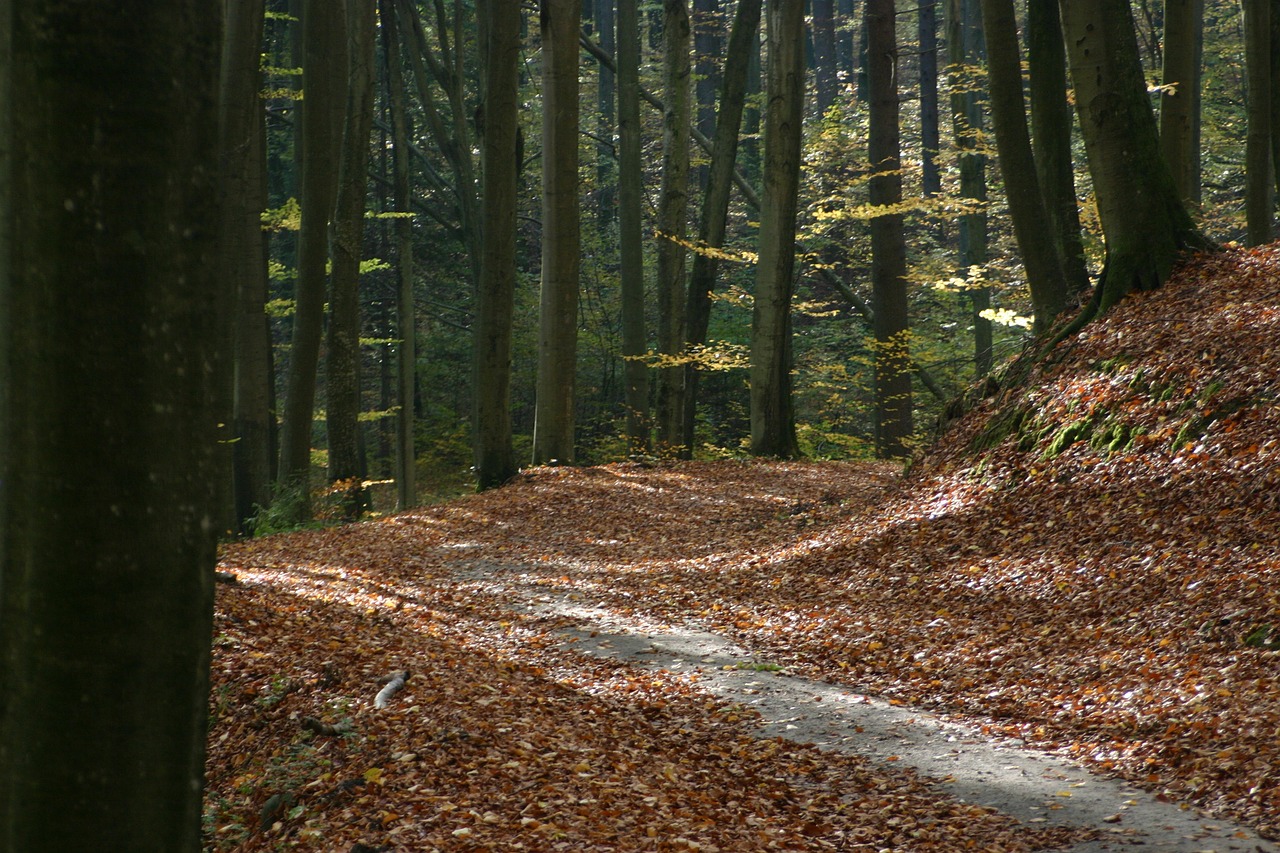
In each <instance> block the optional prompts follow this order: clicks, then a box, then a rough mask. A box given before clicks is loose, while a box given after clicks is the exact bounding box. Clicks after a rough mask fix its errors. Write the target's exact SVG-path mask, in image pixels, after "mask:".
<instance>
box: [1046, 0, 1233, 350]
mask: <svg viewBox="0 0 1280 853" xmlns="http://www.w3.org/2000/svg"><path fill="white" fill-rule="evenodd" d="M1060 5H1061V8H1062V23H1063V30H1064V33H1065V35H1066V43H1067V55H1068V59H1069V61H1070V64H1071V77H1072V80H1073V82H1074V83H1075V90H1076V111H1077V113H1078V115H1079V118H1080V126H1081V130H1082V132H1083V135H1084V142H1085V150H1086V151H1087V152H1088V155H1089V171H1090V174H1091V175H1092V176H1093V186H1094V192H1095V194H1096V197H1097V201H1098V213H1099V216H1100V218H1101V220H1102V230H1103V234H1104V236H1105V237H1106V241H1107V259H1106V264H1105V267H1104V270H1103V274H1102V278H1101V281H1100V282H1099V287H1098V289H1097V290H1096V291H1095V297H1094V301H1093V303H1092V306H1093V307H1091V309H1090V310H1089V311H1088V312H1085V313H1083V314H1081V315H1080V318H1079V320H1078V321H1077V322H1075V323H1073V324H1072V328H1069V329H1068V330H1067V333H1070V332H1071V331H1073V329H1074V328H1075V327H1078V326H1079V325H1080V324H1081V323H1084V322H1087V321H1088V319H1089V317H1091V316H1093V315H1096V314H1097V313H1101V312H1103V311H1106V310H1107V309H1109V308H1110V307H1111V306H1113V305H1115V304H1116V303H1117V302H1119V301H1120V300H1121V299H1123V298H1124V297H1125V295H1126V294H1128V293H1130V292H1131V291H1134V290H1151V289H1154V288H1156V287H1159V286H1160V285H1161V284H1163V283H1164V281H1165V280H1166V279H1167V278H1168V277H1169V273H1170V272H1171V271H1172V269H1173V265H1174V262H1175V261H1176V260H1177V259H1178V257H1179V256H1180V255H1181V254H1182V252H1183V251H1184V250H1187V249H1205V248H1209V247H1210V245H1211V244H1210V242H1209V241H1207V240H1206V239H1205V238H1204V237H1203V236H1202V235H1201V234H1200V233H1199V232H1198V231H1197V230H1196V227H1195V225H1194V224H1193V223H1192V221H1191V217H1190V215H1189V214H1188V213H1187V211H1186V208H1185V207H1183V204H1182V199H1181V197H1180V195H1179V193H1178V188H1177V186H1176V185H1175V184H1174V182H1173V177H1172V175H1170V173H1169V168H1168V166H1166V165H1165V162H1164V158H1163V157H1162V156H1161V155H1160V141H1159V138H1158V136H1157V134H1156V122H1155V117H1154V115H1153V114H1152V112H1151V104H1150V101H1149V98H1148V96H1147V88H1146V82H1145V80H1144V79H1143V74H1142V65H1141V63H1140V62H1139V60H1138V43H1137V37H1136V36H1135V34H1134V27H1133V19H1132V16H1131V14H1130V11H1129V6H1128V4H1127V3H1124V2H1122V0H1061V3H1060Z"/></svg>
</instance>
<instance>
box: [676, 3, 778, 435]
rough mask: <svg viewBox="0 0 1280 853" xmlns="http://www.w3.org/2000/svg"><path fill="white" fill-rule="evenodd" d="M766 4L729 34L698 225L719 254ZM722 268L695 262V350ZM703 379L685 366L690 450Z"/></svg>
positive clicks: (691, 337) (703, 257) (701, 255)
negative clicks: (749, 75)
mask: <svg viewBox="0 0 1280 853" xmlns="http://www.w3.org/2000/svg"><path fill="white" fill-rule="evenodd" d="M760 5H761V2H760V0H738V8H737V10H736V11H735V13H734V18H733V27H732V29H731V30H730V33H729V48H728V53H726V55H725V63H724V74H723V88H722V90H721V92H720V110H719V113H718V115H717V116H716V122H715V125H716V130H715V133H716V135H715V139H714V140H713V142H712V146H711V163H710V168H709V170H708V172H709V175H708V178H707V189H706V193H705V194H704V196H703V200H702V213H701V218H700V220H699V224H698V242H699V244H701V245H704V246H709V247H711V248H715V249H719V248H721V247H723V246H724V236H725V226H726V223H727V221H728V218H729V193H730V190H731V189H732V187H733V173H734V167H735V164H736V161H737V152H738V138H739V131H740V130H741V128H742V112H743V106H744V104H745V103H746V84H747V69H748V68H749V67H750V60H751V53H752V50H753V43H754V42H756V41H757V39H758V31H759V29H760ZM718 268H719V261H718V260H716V258H715V256H714V255H713V254H711V253H710V252H698V253H697V254H696V255H694V257H693V272H692V273H691V275H690V277H689V303H688V308H687V309H686V310H687V312H688V318H687V320H688V333H687V338H688V343H689V344H691V345H698V344H705V343H706V342H707V328H708V326H709V325H710V322H711V292H712V291H713V290H715V285H716V273H717V271H718ZM698 380H699V370H698V365H697V364H696V363H694V362H690V363H689V364H687V365H685V386H684V390H685V407H684V435H683V439H682V442H681V443H682V444H683V445H684V446H685V447H686V448H690V449H692V448H693V446H694V422H695V414H696V410H697V405H698Z"/></svg>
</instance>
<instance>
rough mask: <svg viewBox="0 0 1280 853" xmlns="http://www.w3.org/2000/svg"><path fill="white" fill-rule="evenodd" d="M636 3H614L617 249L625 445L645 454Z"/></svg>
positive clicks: (646, 409) (646, 381)
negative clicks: (616, 99) (625, 413)
mask: <svg viewBox="0 0 1280 853" xmlns="http://www.w3.org/2000/svg"><path fill="white" fill-rule="evenodd" d="M639 14H640V13H639V12H638V11H637V9H636V0H619V2H618V248H619V260H620V262H621V264H620V265H621V269H620V270H619V272H618V275H619V278H620V282H619V286H620V288H621V290H622V356H623V358H624V359H625V363H624V365H623V368H622V371H623V382H624V384H625V386H626V392H625V396H626V407H627V445H628V448H629V450H630V452H631V453H633V454H636V453H647V452H648V451H649V369H648V368H647V367H646V366H645V364H644V362H643V361H642V360H641V356H643V355H644V353H645V350H646V349H647V347H648V343H647V336H646V333H645V318H644V235H643V233H642V231H641V210H642V205H643V202H644V197H643V189H642V187H643V182H644V173H643V164H642V162H641V138H640V19H639Z"/></svg>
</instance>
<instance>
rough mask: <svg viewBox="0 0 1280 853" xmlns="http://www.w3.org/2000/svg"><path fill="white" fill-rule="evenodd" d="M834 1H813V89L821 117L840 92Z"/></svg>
mask: <svg viewBox="0 0 1280 853" xmlns="http://www.w3.org/2000/svg"><path fill="white" fill-rule="evenodd" d="M835 7H836V4H835V0H813V88H814V94H815V96H816V106H817V108H818V115H819V116H825V115H826V114H827V110H829V109H831V106H832V104H834V103H835V102H836V93H837V92H838V91H839V78H838V77H837V74H836V72H837V70H838V69H837V65H838V59H837V56H836V8H835Z"/></svg>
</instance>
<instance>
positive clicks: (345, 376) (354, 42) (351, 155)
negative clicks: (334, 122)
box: [325, 0, 375, 518]
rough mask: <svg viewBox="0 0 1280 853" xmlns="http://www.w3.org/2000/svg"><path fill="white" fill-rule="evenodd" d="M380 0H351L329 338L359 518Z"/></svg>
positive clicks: (338, 443) (334, 475)
mask: <svg viewBox="0 0 1280 853" xmlns="http://www.w3.org/2000/svg"><path fill="white" fill-rule="evenodd" d="M374 4H375V0H347V55H348V57H349V69H350V70H349V72H348V77H347V80H348V82H347V110H346V113H347V118H346V123H345V128H344V129H343V134H342V152H341V160H340V165H339V169H338V201H337V206H336V209H335V213H334V217H333V240H332V243H331V247H332V258H333V260H332V286H331V290H330V296H329V339H328V352H327V355H326V356H325V392H326V405H327V408H328V429H327V432H328V436H329V482H331V483H337V482H343V483H349V484H350V485H348V486H347V487H346V489H345V497H344V498H343V512H344V514H345V515H346V516H347V517H348V518H356V517H358V516H359V515H360V514H361V513H362V512H363V511H364V509H365V508H366V497H365V494H364V487H363V485H361V481H362V480H363V479H364V476H365V473H366V472H365V467H364V455H363V453H362V447H361V442H360V259H361V258H362V257H363V255H364V252H363V244H364V208H365V194H366V191H367V184H368V178H367V177H366V176H367V175H368V173H369V132H370V130H371V128H372V124H373V81H374V74H373V42H374V19H375V6H374Z"/></svg>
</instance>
